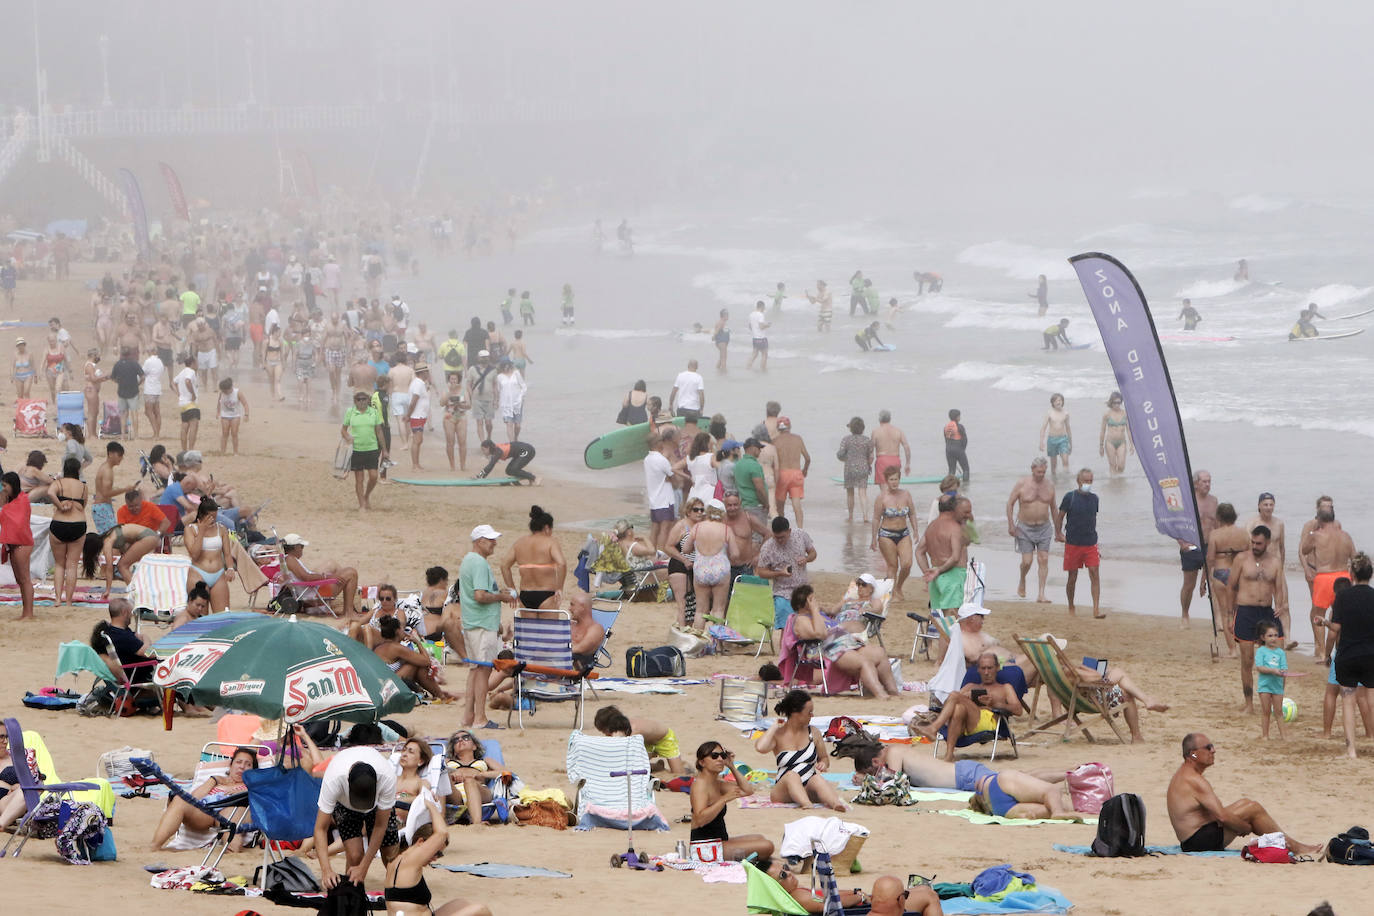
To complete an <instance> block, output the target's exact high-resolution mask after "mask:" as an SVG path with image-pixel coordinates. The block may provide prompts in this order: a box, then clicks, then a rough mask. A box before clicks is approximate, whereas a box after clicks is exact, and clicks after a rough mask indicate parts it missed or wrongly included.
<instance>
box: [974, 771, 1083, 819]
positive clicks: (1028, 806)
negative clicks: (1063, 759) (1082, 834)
mask: <svg viewBox="0 0 1374 916" xmlns="http://www.w3.org/2000/svg"><path fill="white" fill-rule="evenodd" d="M974 779H975V783H974V785H975V794H974V796H973V798H971V799H969V803H968V806H969V807H970V808H972V809H973V810H974V811H977V812H979V813H980V814H991V815H993V816H995V817H1010V818H1027V819H1044V818H1055V819H1057V820H1066V821H1074V822H1077V823H1080V824H1081V823H1083V818H1082V816H1081V815H1078V814H1075V813H1074V810H1073V807H1072V806H1071V805H1068V804H1065V796H1064V787H1063V786H1062V785H1053V784H1051V783H1048V782H1045V780H1043V779H1037V778H1036V777H1034V776H1032V775H1031V774H1029V773H1023V772H1021V771H1020V770H1002V771H1001V772H996V773H995V772H993V771H992V770H990V769H988V768H987V767H983V766H981V765H980V768H979V770H978V771H977V773H976V775H975V776H974Z"/></svg>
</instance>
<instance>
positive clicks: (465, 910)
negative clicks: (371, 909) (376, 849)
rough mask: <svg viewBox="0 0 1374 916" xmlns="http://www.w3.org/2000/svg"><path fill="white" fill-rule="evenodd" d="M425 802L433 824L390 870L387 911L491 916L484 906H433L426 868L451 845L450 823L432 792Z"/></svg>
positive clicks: (414, 915) (413, 915)
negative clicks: (449, 842)
mask: <svg viewBox="0 0 1374 916" xmlns="http://www.w3.org/2000/svg"><path fill="white" fill-rule="evenodd" d="M421 798H423V799H424V804H425V808H427V809H428V810H429V823H428V824H422V825H421V826H420V827H419V828H418V829H417V830H416V831H415V836H414V838H413V839H412V840H411V841H410V844H409V845H408V846H406V848H405V851H404V852H402V853H401V854H400V855H399V856H397V857H396V858H394V859H392V860H391V863H390V864H389V865H387V867H386V889H385V891H384V896H385V897H386V911H387V913H389V914H393V916H428V914H430V913H433V914H434V916H491V910H489V909H487V908H486V907H485V906H483V905H482V904H480V903H471V902H469V901H467V900H450V901H449V902H448V903H445V904H444V905H442V906H440V907H439V908H438V909H437V910H436V909H435V908H434V907H433V906H432V905H431V904H432V903H433V901H434V893H433V892H432V891H430V889H429V885H428V884H426V883H425V869H426V868H428V867H429V864H430V863H431V862H433V861H434V860H435V859H437V858H439V854H440V853H442V852H443V851H444V849H445V847H447V846H448V824H446V823H444V809H443V808H440V807H439V803H438V802H436V801H435V800H434V796H433V795H430V794H429V793H428V792H426V793H424V794H423V795H422V796H421Z"/></svg>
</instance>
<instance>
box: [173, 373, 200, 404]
mask: <svg viewBox="0 0 1374 916" xmlns="http://www.w3.org/2000/svg"><path fill="white" fill-rule="evenodd" d="M195 380H196V370H194V369H192V368H191V367H190V366H184V367H182V370H181V371H180V372H178V373H177V374H176V377H175V378H173V379H172V387H173V388H175V389H176V390H177V406H178V407H190V406H191V405H192V404H194V403H195V402H196V395H195V391H194V389H193V388H192V385H193V384H194V383H195Z"/></svg>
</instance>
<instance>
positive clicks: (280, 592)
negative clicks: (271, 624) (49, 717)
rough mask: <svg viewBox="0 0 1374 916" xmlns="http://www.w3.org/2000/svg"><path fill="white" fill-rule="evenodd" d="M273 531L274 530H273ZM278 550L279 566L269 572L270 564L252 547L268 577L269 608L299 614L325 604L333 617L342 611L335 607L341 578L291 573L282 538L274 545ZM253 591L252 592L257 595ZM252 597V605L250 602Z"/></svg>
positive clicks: (255, 559)
mask: <svg viewBox="0 0 1374 916" xmlns="http://www.w3.org/2000/svg"><path fill="white" fill-rule="evenodd" d="M272 533H273V534H274V535H275V534H276V532H275V531H273V532H272ZM274 549H275V552H276V568H275V570H274V571H272V572H270V573H269V569H271V568H272V567H271V564H270V563H269V564H268V565H263V563H262V562H259V559H258V555H257V554H254V553H252V552H251V551H250V554H249V555H250V556H252V557H253V561H254V562H255V563H258V564H259V565H258V570H259V571H260V572H261V573H262V574H263V575H264V576H266V577H267V590H268V595H269V600H268V602H267V606H268V608H269V609H270V608H273V607H274V606H275V608H276V609H277V613H279V614H296V613H300V612H302V611H303V612H305V613H307V614H308V613H313V611H312V609H317V608H323V609H324V610H325V611H327V612H328V613H329V614H331V615H332V616H334V617H338V616H339V615H338V614H337V613H336V612H335V610H334V607H333V604H332V602H333V600H334V597H335V592H336V591H337V590H338V587H339V580H338V579H326V578H321V579H297V578H295V577H294V576H292V575H291V571H290V570H289V569H287V566H286V552H285V548H284V547H283V546H282V544H281V540H280V538H279V539H278V540H277V543H276V544H275V545H274ZM256 594H257V592H256V591H254V592H253V595H254V596H256ZM251 600H252V599H251V597H250V606H251Z"/></svg>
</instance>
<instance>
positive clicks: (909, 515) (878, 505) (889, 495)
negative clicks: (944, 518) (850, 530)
mask: <svg viewBox="0 0 1374 916" xmlns="http://www.w3.org/2000/svg"><path fill="white" fill-rule="evenodd" d="M915 543H916V503H914V502H912V500H911V494H910V493H908V492H907V491H906V490H903V489H902V469H901V468H900V467H897V466H896V465H889V466H888V467H886V468H884V469H883V489H882V491H881V492H879V493H878V498H877V499H876V500H874V502H873V541H872V543H871V544H869V546H868V549H869V550H878V551H880V552H881V553H882V555H883V562H884V563H886V564H887V578H889V579H893V580H895V584H894V585H893V588H892V597H893V598H895V599H896V600H898V601H901V600H902V598H903V597H904V596H903V595H902V585H903V584H905V583H906V577H907V576H909V575H911V564H912V562H913V560H912V558H911V548H912V545H914V544H915Z"/></svg>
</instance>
